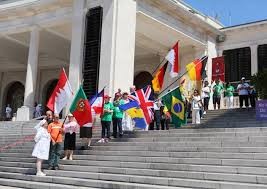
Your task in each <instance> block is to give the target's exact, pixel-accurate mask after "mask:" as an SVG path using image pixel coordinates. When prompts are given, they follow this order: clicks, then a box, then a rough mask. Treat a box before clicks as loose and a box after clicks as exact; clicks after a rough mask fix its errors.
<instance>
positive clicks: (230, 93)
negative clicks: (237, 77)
mask: <svg viewBox="0 0 267 189" xmlns="http://www.w3.org/2000/svg"><path fill="white" fill-rule="evenodd" d="M234 91H235V88H234V87H233V86H232V85H230V86H228V87H226V88H225V96H228V97H229V96H234Z"/></svg>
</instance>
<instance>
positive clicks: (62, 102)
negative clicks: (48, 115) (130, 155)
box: [46, 68, 73, 114]
mask: <svg viewBox="0 0 267 189" xmlns="http://www.w3.org/2000/svg"><path fill="white" fill-rule="evenodd" d="M72 96H73V92H72V89H71V86H70V83H69V80H68V77H67V75H66V72H65V70H64V68H63V69H62V70H61V72H60V75H59V80H58V82H57V85H56V87H55V89H54V91H53V93H52V95H51V96H50V98H49V100H48V102H47V105H46V106H47V107H48V108H49V109H50V110H51V111H53V112H54V113H56V114H59V113H60V112H61V111H62V109H63V108H64V107H65V106H66V105H67V103H68V101H69V100H70V98H71V97H72Z"/></svg>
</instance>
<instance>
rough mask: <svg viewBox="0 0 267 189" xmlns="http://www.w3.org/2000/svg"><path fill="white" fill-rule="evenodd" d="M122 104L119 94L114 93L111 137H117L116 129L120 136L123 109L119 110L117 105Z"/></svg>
mask: <svg viewBox="0 0 267 189" xmlns="http://www.w3.org/2000/svg"><path fill="white" fill-rule="evenodd" d="M122 104H124V101H123V100H122V99H121V95H120V94H118V93H116V94H115V98H114V101H113V106H114V111H113V120H112V121H113V137H114V138H117V130H118V129H119V137H120V138H121V137H122V134H123V132H122V118H123V111H121V110H120V108H119V106H120V105H122Z"/></svg>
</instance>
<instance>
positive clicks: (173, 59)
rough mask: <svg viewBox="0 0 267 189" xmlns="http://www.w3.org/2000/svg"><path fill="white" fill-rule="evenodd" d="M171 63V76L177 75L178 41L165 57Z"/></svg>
mask: <svg viewBox="0 0 267 189" xmlns="http://www.w3.org/2000/svg"><path fill="white" fill-rule="evenodd" d="M165 58H166V60H168V61H169V62H170V64H171V71H170V76H171V77H177V76H178V72H179V42H177V43H176V44H175V45H174V46H173V47H172V49H171V50H170V51H169V53H168V54H167V56H166V57H165Z"/></svg>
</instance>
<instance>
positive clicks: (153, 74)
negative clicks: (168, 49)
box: [151, 57, 166, 75]
mask: <svg viewBox="0 0 267 189" xmlns="http://www.w3.org/2000/svg"><path fill="white" fill-rule="evenodd" d="M165 60H166V59H165V57H164V58H163V60H161V62H160V63H159V64H158V66H157V67H156V68H155V69H154V71H153V72H152V74H151V75H154V73H155V72H156V71H157V70H158V68H159V67H160V65H161V64H162V63H163V62H164V61H165Z"/></svg>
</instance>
